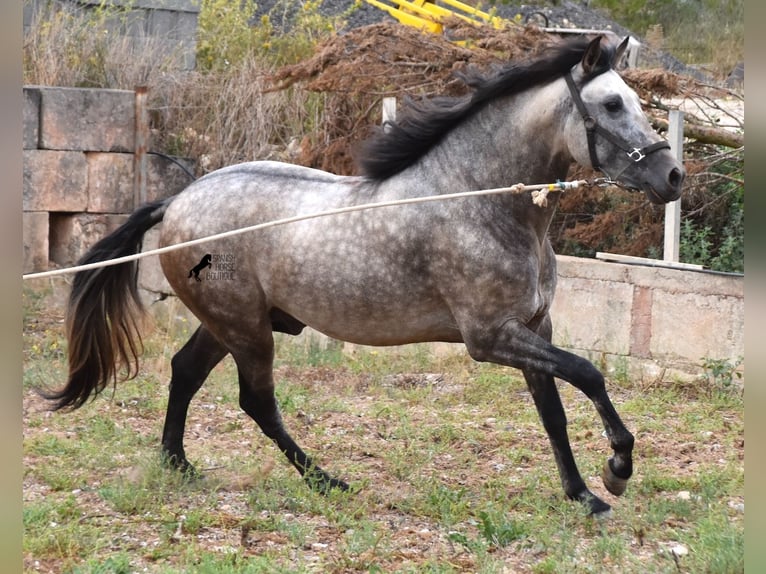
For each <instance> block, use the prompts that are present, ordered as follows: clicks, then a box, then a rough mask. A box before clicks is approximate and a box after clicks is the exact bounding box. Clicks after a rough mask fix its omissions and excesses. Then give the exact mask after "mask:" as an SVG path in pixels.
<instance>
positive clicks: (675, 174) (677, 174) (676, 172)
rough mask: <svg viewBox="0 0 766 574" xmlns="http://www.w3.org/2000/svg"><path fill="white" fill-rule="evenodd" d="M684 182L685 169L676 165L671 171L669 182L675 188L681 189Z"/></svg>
mask: <svg viewBox="0 0 766 574" xmlns="http://www.w3.org/2000/svg"><path fill="white" fill-rule="evenodd" d="M683 182H684V172H683V170H680V169H678V168H677V167H674V168H673V169H672V170H671V171H670V175H669V176H668V183H669V184H670V185H671V187H673V188H675V189H680V188H681V184H682V183H683Z"/></svg>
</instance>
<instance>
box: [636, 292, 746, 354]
mask: <svg viewBox="0 0 766 574" xmlns="http://www.w3.org/2000/svg"><path fill="white" fill-rule="evenodd" d="M653 299H654V300H653V304H652V342H651V352H652V356H654V357H669V358H676V357H677V358H683V359H687V360H689V361H690V362H692V363H695V364H697V365H699V364H701V362H702V361H701V360H702V359H704V358H710V359H729V360H734V359H736V358H737V357H738V356H744V354H745V353H744V349H745V306H744V300H743V299H739V298H736V297H727V296H724V295H720V294H703V293H699V292H697V293H671V292H667V291H661V290H655V291H654V297H653Z"/></svg>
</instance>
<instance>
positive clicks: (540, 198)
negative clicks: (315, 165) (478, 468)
mask: <svg viewBox="0 0 766 574" xmlns="http://www.w3.org/2000/svg"><path fill="white" fill-rule="evenodd" d="M610 184H615V182H614V181H611V180H609V179H606V178H597V179H594V180H586V179H581V180H576V181H557V182H556V183H544V184H535V185H525V184H523V183H517V184H515V185H512V186H510V187H497V188H493V189H479V190H475V191H462V192H458V193H448V194H444V195H428V196H425V197H410V198H406V199H397V200H392V201H379V202H375V203H362V204H359V205H352V206H349V207H340V208H337V209H328V210H326V211H318V212H316V213H309V214H306V215H296V216H293V217H285V218H283V219H275V220H273V221H266V222H264V223H259V224H257V225H250V226H248V227H242V228H239V229H232V230H230V231H224V232H222V233H216V234H214V235H208V236H205V237H199V238H197V239H192V240H190V241H184V242H182V243H176V244H174V245H167V246H165V247H160V248H157V249H150V250H148V251H142V252H141V253H135V254H133V255H126V256H124V257H117V258H115V259H107V260H104V261H97V262H95V263H88V264H85V265H75V266H73V267H65V268H62V269H53V270H50V271H41V272H39V273H27V274H26V275H22V279H43V278H46V277H54V276H57V275H66V274H69V273H77V272H79V271H88V270H90V269H99V268H101V267H108V266H110V265H119V264H121V263H128V262H130V261H136V260H138V259H143V258H144V257H149V256H151V255H160V254H162V253H169V252H171V251H177V250H179V249H183V248H185V247H191V246H193V245H200V244H202V243H207V242H209V241H215V240H217V239H225V238H227V237H233V236H235V235H241V234H242V233H248V232H250V231H257V230H259V229H266V228H269V227H276V226H278V225H286V224H288V223H297V222H299V221H305V220H307V219H316V218H318V217H327V216H329V215H340V214H343V213H351V212H354V211H362V210H366V209H377V208H380V207H393V206H397V205H410V204H413V203H426V202H430V201H442V200H446V199H460V198H466V197H476V196H481V195H499V194H502V193H512V194H519V193H524V192H526V191H531V196H532V203H534V204H535V205H537V206H538V207H540V208H543V207H547V205H548V194H549V193H550V192H552V191H567V190H570V189H577V188H578V187H582V186H594V185H599V186H602V185H610Z"/></svg>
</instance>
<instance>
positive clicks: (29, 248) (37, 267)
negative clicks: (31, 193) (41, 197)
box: [21, 211, 48, 273]
mask: <svg viewBox="0 0 766 574" xmlns="http://www.w3.org/2000/svg"><path fill="white" fill-rule="evenodd" d="M21 221H22V235H23V244H24V267H23V273H35V272H37V271H46V270H47V269H48V212H47V211H25V212H24V213H22V215H21Z"/></svg>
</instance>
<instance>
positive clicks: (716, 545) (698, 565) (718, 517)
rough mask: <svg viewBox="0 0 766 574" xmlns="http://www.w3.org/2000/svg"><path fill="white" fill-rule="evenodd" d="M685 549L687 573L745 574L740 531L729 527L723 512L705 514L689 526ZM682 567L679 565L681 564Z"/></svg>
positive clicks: (730, 524) (743, 548)
mask: <svg viewBox="0 0 766 574" xmlns="http://www.w3.org/2000/svg"><path fill="white" fill-rule="evenodd" d="M692 529H693V530H692V532H691V534H690V536H689V538H688V539H689V545H690V547H691V550H692V552H690V554H689V555H688V556H686V557H683V558H682V560H683V559H685V558H688V559H689V560H688V561H689V564H688V565H687V567H688V568H689V571H690V572H709V573H710V574H728V573H730V572H744V571H745V531H744V527H743V526H742V525H741V524H740V525H734V524H732V521H731V520H729V519H728V518H727V517H726V515H725V513H724V512H721V511H717V512H708V513H706V514H703V515H701V516H699V518H698V519H697V520H695V522H694V523H693V525H692ZM682 565H683V563H682Z"/></svg>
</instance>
